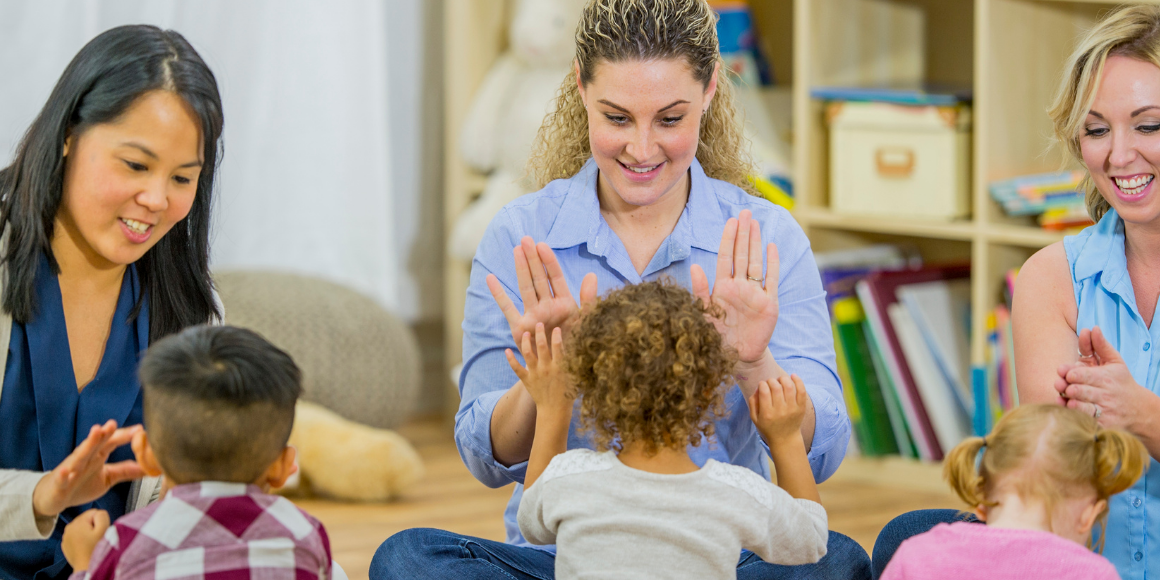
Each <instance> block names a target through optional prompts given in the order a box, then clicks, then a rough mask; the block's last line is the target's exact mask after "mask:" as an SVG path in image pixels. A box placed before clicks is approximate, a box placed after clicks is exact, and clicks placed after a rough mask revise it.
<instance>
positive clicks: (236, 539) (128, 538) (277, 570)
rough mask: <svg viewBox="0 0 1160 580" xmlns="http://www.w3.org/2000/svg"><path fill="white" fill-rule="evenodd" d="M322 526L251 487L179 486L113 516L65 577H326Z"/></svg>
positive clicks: (266, 579)
mask: <svg viewBox="0 0 1160 580" xmlns="http://www.w3.org/2000/svg"><path fill="white" fill-rule="evenodd" d="M330 575H331V556H330V540H329V539H328V538H327V536H326V530H325V529H324V528H323V527H322V524H321V523H320V522H319V521H318V520H316V519H314V518H313V517H311V516H310V515H309V514H307V513H306V512H304V511H302V510H300V509H298V507H297V506H295V505H294V504H293V503H290V500H287V499H286V498H283V497H279V496H275V495H269V494H265V493H262V491H261V490H260V489H259V488H258V487H257V486H253V485H245V484H241V483H222V482H209V481H207V482H202V483H191V484H187V485H179V486H177V487H174V488H173V489H172V490H170V491H169V495H167V496H166V497H165V499H164V500H162V501H160V502H158V503H155V504H153V505H151V506H149V507H146V508H144V509H141V510H138V511H135V512H132V513H129V514H126V515H125V516H124V517H122V518H121V519H119V520H117V521H116V522H115V523H114V524H113V525H112V526H109V531H108V532H106V533H105V537H104V539H102V540H101V541H100V542H99V543H98V544H97V547H96V549H95V550H94V551H93V556H92V559H91V560H90V562H89V570H88V571H87V572H84V571H82V572H77V573H75V574H73V575H72V577H71V578H70V580H111V579H113V578H116V579H118V580H175V579H178V578H181V579H187V578H188V579H194V578H196V579H203V580H235V579H237V580H327V579H328V578H330Z"/></svg>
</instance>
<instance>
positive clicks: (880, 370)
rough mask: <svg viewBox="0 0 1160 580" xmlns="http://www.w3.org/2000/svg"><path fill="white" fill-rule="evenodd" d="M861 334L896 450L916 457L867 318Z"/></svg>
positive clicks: (916, 453) (895, 391)
mask: <svg viewBox="0 0 1160 580" xmlns="http://www.w3.org/2000/svg"><path fill="white" fill-rule="evenodd" d="M859 304H861V302H859ZM862 334H863V336H865V337H866V345H867V346H869V347H870V362H871V363H872V364H873V366H874V374H875V375H878V384H879V385H880V386H881V387H882V398H883V399H884V400H885V401H886V414H887V416H888V417H889V418H890V427H891V431H892V432H893V433H894V440H895V444H896V445H897V446H898V452H899V453H900V454H901V455H903V456H905V457H910V458H912V459H918V457H919V455H918V449H917V448H916V447H915V446H914V437H913V436H912V435H911V434H910V428H909V427H907V425H906V415H905V414H904V413H903V411H902V403H901V401H899V400H898V390H897V389H896V388H895V386H894V383H893V382H892V381H891V380H890V373H889V372H888V371H887V370H886V362H885V361H884V360H883V358H882V349H881V347H879V345H878V341H877V340H876V339H875V336H874V332H873V331H872V330H871V329H870V321H869V320H865V319H863V320H862Z"/></svg>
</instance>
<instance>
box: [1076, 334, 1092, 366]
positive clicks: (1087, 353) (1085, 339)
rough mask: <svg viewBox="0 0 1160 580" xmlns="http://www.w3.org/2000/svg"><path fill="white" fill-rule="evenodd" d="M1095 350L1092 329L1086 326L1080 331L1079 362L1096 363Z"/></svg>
mask: <svg viewBox="0 0 1160 580" xmlns="http://www.w3.org/2000/svg"><path fill="white" fill-rule="evenodd" d="M1094 355H1095V350H1093V349H1092V331H1091V329H1089V328H1084V329H1082V330H1080V331H1079V362H1082V363H1086V364H1094V363H1095V362H1096V361H1095V360H1094V359H1093V356H1094Z"/></svg>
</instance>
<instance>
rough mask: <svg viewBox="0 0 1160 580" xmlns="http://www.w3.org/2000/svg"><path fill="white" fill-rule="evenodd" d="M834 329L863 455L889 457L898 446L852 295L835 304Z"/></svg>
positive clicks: (862, 317) (860, 310) (856, 302)
mask: <svg viewBox="0 0 1160 580" xmlns="http://www.w3.org/2000/svg"><path fill="white" fill-rule="evenodd" d="M833 312H834V326H835V329H836V332H837V336H838V344H839V347H840V349H841V350H842V351H843V352H844V358H845V360H846V368H847V372H848V374H849V380H850V382H849V383H848V389H847V391H853V393H854V398H855V400H856V401H857V405H858V409H859V411H860V414H861V422H862V423H863V429H862V434H861V435H860V437H859V440H860V443H861V447H862V453H863V454H865V455H889V454H894V453H898V444H897V442H896V441H895V439H894V432H893V429H892V428H891V425H890V417H889V415H888V414H887V411H886V401H885V400H884V399H883V397H882V387H881V385H879V384H878V375H877V374H875V372H874V367H873V363H872V362H871V360H870V348H869V346H867V344H866V337H865V335H863V333H862V322H863V321H864V320H866V315H865V313H864V312H863V311H862V305H861V304H859V303H858V299H857V298H854V297H853V296H850V297H846V298H843V299H841V300H839V301H837V302H835V303H834V306H833Z"/></svg>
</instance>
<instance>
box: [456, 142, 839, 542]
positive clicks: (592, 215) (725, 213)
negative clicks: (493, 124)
mask: <svg viewBox="0 0 1160 580" xmlns="http://www.w3.org/2000/svg"><path fill="white" fill-rule="evenodd" d="M597 171H598V170H597V167H596V163H595V162H593V161H592V160H591V159H589V160H588V163H587V164H585V165H584V167H583V168H582V169H581V170H580V172H579V173H577V174H576V175H575V176H573V177H572V178H570V179H561V180H557V181H553V182H552V183H549V184H548V186H547V187H545V188H544V189H542V190H540V191H538V192H536V193H533V194H529V195H525V196H523V197H521V198H519V199H517V200H516V201H514V202H512V203H510V204H508V205H507V206H506V207H504V208H503V210H501V211H500V212H499V214H497V215H496V216H495V218H494V219H492V221H491V224H490V225H489V226H488V229H487V233H486V234H485V235H484V237H483V241H482V242H481V243H480V245H479V249H478V250H477V251H476V253H475V260H474V261H473V262H472V266H471V283H470V286H469V287H468V289H467V303H466V306H465V311H464V317H463V371H462V372H461V373H460V376H459V393H460V396H461V398H462V400H461V403H460V406H459V412H458V413H457V414H456V415H455V442H456V444H457V445H458V447H459V454H460V455H461V456H462V457H463V461H464V463H466V464H467V468H468V469H470V470H471V472H472V473H473V474H474V475H475V477H476V478H478V479H479V480H480V481H482V482H483V483H484V484H486V485H488V486H491V487H501V486H504V485H507V484H508V483H511V482H515V483H516V484H517V485H516V488H515V492H514V493H513V494H512V499H511V501H510V502H508V506H507V510H506V511H505V513H504V523H505V525H506V527H507V541H508V543H511V544H517V545H529V544H528V542H527V541H526V540H525V539H524V537H523V536H522V535H521V534H520V530H519V526H518V525H517V523H516V512H517V510H518V508H519V505H520V497H521V496H522V494H523V485H522V482H523V480H524V473H525V472H526V470H527V463H526V462H524V463H519V464H516V465H512V466H510V467H505V466H503V465H501V464H499V463H498V462H497V461H496V460H495V458H494V456H493V455H492V449H491V415H492V412H493V411H494V410H495V406H496V403H497V402H498V401H499V398H500V396H502V395H503V394H504V392H505V391H507V390H508V389H509V388H511V386H512V385H513V384H515V383H516V381H517V380H518V379H517V378H516V375H515V373H513V372H512V370H511V368H510V367H508V364H507V361H506V360H505V358H504V349H506V348H511V349H513V350H516V351H517V352H518V349H516V345H515V343H514V342H513V341H512V334H511V328H510V327H509V326H508V323H507V320H506V319H505V318H504V315H503V313H502V312H500V309H499V306H497V305H496V303H495V300H494V299H493V298H492V296H491V293H490V292H489V291H488V289H487V284H486V282H485V279H486V277H487V275H488V274H495V275H496V276H497V277H498V278H499V281H500V282H501V283H502V284H503V285H504V287H505V289H506V291H507V294H508V296H509V297H511V298H512V300H513V301H514V302H515V303H516V305H517V306H518V307H519V308H520V309H521V310H522V308H523V304H522V303H521V300H520V295H519V291H518V285H517V283H516V271H515V263H514V260H513V258H512V249H513V248H515V247H516V246H517V245H519V243H520V239H521V238H522V237H523V236H525V235H527V236H531V237H532V239H534V240H536V241H537V242H540V241H543V242H546V243H547V244H548V246H550V247H551V248H552V250H553V251H554V252H555V253H556V257H557V258H558V260H559V262H560V265H561V267H562V269H563V271H564V276H565V277H566V278H567V280H568V288H569V289H570V290H571V291H572V293H573V294H574V295H576V299H577V301H579V296H578V292H579V290H580V281H581V279H582V278H583V277H584V275H585V274H587V273H589V272H595V273H596V278H597V286H598V292H599V293H600V294H602V295H603V294H605V293H607V292H608V291H610V290H612V289H614V288H619V287H621V286H623V285H625V284H635V283H638V282H641V281H648V280H656V279H657V278H660V277H662V276H667V277H669V278H671V279H673V280H674V281H676V282H677V283H679V284H680V285H682V286H684V287H685V288H691V282H690V275H689V267H690V266H692V265H693V264H699V265H700V266H701V268H702V269H704V271H705V274H706V275H707V276H708V277H709V283H710V284H712V283H713V278H714V272H716V265H717V249H718V247H720V244H721V234H722V232H723V231H724V229H725V221H726V220H727V219H728V218H730V217H735V216H737V215H739V214H740V213H741V210H743V209H748V210H750V211H752V212H753V217H754V219H756V220H757V221H758V223H760V224H761V234H762V238H763V240H762V241H763V244H762V247H765V245H766V244H768V243H770V242H773V243H776V244H777V247H778V256H779V258H780V280H779V281H778V300H779V302H778V304H779V315H778V321H777V328H776V330H775V331H774V333H773V338H772V339H771V340H770V342H769V348H770V351H771V352H772V353H773V356H774V358H775V359H776V360H777V362H778V363H779V364H780V365H781V366H782V368H784V369H785V370H786V371H787V372H790V373H796V374H798V375H799V376H801V378H802V380H803V381H804V382H805V384H806V390H807V392H808V393H809V395H810V399H811V400H812V402H813V404H814V410H815V417H816V427H815V429H814V440H813V446H812V447H811V449H810V452H809V461H810V466H811V467H812V468H813V472H814V477H815V478H816V479H817V480H818V481H822V480H825V479H826V478H827V477H829V476H830V475H831V474H833V473H834V471H835V470H836V469H837V468H838V464H839V463H841V461H842V457H843V456H844V455H845V453H846V445H847V443H849V440H850V420H849V417H848V415H847V414H846V408H845V405H844V403H843V399H842V391H841V384H840V383H839V381H838V376H837V372H836V370H835V368H836V367H835V362H834V338H833V334H832V331H831V328H830V318H829V312H828V310H827V308H826V301H825V293H824V292H823V290H822V284H821V279H820V277H819V275H818V268H817V265H816V264H815V262H814V257H813V254H812V253H811V252H810V244H809V240H807V239H806V236H805V234H804V232H802V229H801V227H800V226H798V224H797V222H795V221H794V219H793V217H792V216H790V214H789V212H787V211H785V210H784V209H782V208H780V207H777V206H775V205H773V204H771V203H769V202H768V201H766V200H764V199H760V198H757V197H754V196H751V195H749V194H747V193H745V192H744V191H743V190H741V189H740V188H738V187H736V186H734V185H730V184H728V183H725V182H723V181H718V180H716V179H710V178H709V177H707V176H706V175H705V172H704V170H703V169H702V168H701V165H700V164H699V163H698V162H697V161H696V160H694V161H693V164H692V167H691V169H690V175H691V177H692V183H691V186H690V191H689V200H688V202H687V203H686V205H685V210H684V212H682V213H681V217H680V219H679V220H678V221H677V225H676V227H675V228H674V229H673V232H672V233H671V234H670V235H669V237H668V238H666V239H665V241H664V242H663V243H662V244H661V245H660V248H659V249H658V250H657V252H656V255H655V256H653V259H652V262H650V263H649V265H648V267H647V268H645V270H644V273H643V274H638V273H637V271H636V268H635V267H634V266H633V265H632V261H631V260H630V259H629V256H628V252H627V251H626V250H625V247H624V244H623V243H621V241H620V239H619V238H618V237H617V236H616V234H615V233H613V231H612V229H611V228H610V227H609V226H608V223H607V222H606V221H604V218H603V216H602V215H601V213H600V206H599V202H598V200H597V197H596V177H597ZM725 406H726V408H727V409H728V415H727V416H726V417H724V418H721V419H719V420H717V423H716V435H715V436H714V437H713V438H712V439H711V440H710V442H709V443H708V444H703V445H701V446H700V447H691V448H690V449H689V454H690V456H691V457H692V459H693V461H694V462H696V463H697V465H703V464H704V463H705V461H707V460H708V459H710V458H712V459H716V460H717V461H721V462H726V463H732V464H734V465H740V466H744V467H748V468H749V469H752V470H753V471H755V472H757V473H758V474H760V475H762V476H763V477H765V478H766V479H769V476H770V470H769V461H768V459H767V458H768V456H769V455H768V454H769V448H768V447H767V446H766V445H765V443H764V441H762V439H761V436H760V435H759V434H758V432H757V429H756V427H754V425H753V423H752V422H751V421H750V419H749V410H748V406H747V404H746V402H745V398H744V397H743V395H742V394H741V389H740V388H739V387H737V386H733V387H732V388H731V389H730V390H729V391H728V393H727V395H726V397H725ZM577 426H578V417H574V418H573V423H572V428H571V432H570V433H569V436H568V448H569V449H576V448H581V447H584V448H589V449H591V448H593V445H592V442H591V441H589V440H587V438H584V437H582V436H581V435H580V434H579V433H578V431H577ZM552 548H553V547H551V546H549V547H547V549H552Z"/></svg>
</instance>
